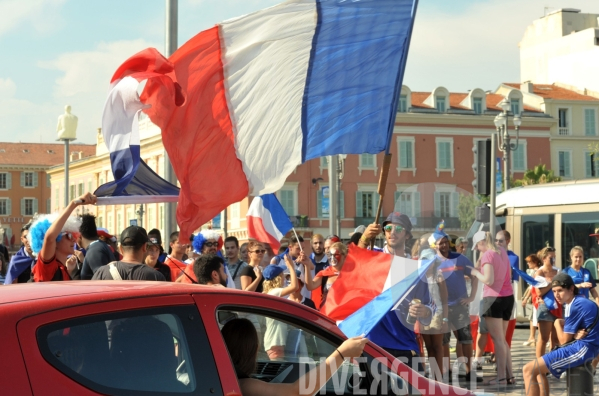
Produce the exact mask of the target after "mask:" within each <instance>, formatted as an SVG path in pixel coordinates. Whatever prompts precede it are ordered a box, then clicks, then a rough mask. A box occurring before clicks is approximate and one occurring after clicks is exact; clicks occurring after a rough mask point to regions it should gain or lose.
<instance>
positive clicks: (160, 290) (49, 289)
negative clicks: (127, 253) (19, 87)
mask: <svg viewBox="0 0 599 396" xmlns="http://www.w3.org/2000/svg"><path fill="white" fill-rule="evenodd" d="M198 288H201V291H202V293H216V294H218V293H235V291H234V290H231V289H226V288H221V287H213V286H204V285H193V284H184V283H173V282H150V281H124V282H123V281H69V282H40V283H22V284H13V285H6V286H0V305H2V304H9V303H19V302H27V301H34V300H40V299H49V298H57V297H66V296H84V295H90V294H99V293H101V294H104V295H105V297H108V298H109V299H113V298H124V297H127V298H135V297H148V296H150V295H172V294H191V293H194V292H195V293H197V292H198V291H200V290H199V289H198ZM219 289H220V290H219Z"/></svg>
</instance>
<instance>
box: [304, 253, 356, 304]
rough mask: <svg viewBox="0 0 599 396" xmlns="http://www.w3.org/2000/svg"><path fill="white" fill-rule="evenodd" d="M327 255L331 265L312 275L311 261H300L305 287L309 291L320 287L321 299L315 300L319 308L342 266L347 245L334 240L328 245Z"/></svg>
mask: <svg viewBox="0 0 599 396" xmlns="http://www.w3.org/2000/svg"><path fill="white" fill-rule="evenodd" d="M327 257H328V261H329V263H330V264H331V265H330V266H329V267H327V268H325V269H323V270H322V271H319V272H318V273H317V274H316V276H314V275H313V272H314V264H312V262H311V261H306V260H304V261H302V264H303V265H304V266H305V271H304V273H305V277H306V285H305V286H306V288H307V289H308V290H309V291H313V290H316V289H320V295H321V299H320V301H316V304H318V308H319V309H320V307H322V305H323V304H324V303H325V301H326V299H327V294H328V292H329V290H330V289H331V286H333V283H334V282H335V281H336V280H337V277H338V276H339V273H340V272H341V269H342V268H343V264H344V263H345V259H346V257H347V247H346V246H345V245H344V244H343V243H341V242H336V243H334V244H333V245H332V246H331V247H330V249H329V252H328V253H327Z"/></svg>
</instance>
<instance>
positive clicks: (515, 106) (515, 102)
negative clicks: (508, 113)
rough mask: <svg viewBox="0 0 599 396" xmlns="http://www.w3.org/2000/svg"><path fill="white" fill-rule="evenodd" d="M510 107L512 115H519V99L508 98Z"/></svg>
mask: <svg viewBox="0 0 599 396" xmlns="http://www.w3.org/2000/svg"><path fill="white" fill-rule="evenodd" d="M510 107H511V110H512V114H513V115H517V116H519V115H520V113H521V111H520V99H514V98H512V99H510Z"/></svg>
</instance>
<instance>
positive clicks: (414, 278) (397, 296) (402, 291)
mask: <svg viewBox="0 0 599 396" xmlns="http://www.w3.org/2000/svg"><path fill="white" fill-rule="evenodd" d="M434 262H435V259H434V258H433V259H430V260H428V261H427V262H423V263H422V265H421V266H420V268H419V269H418V270H417V271H414V272H412V273H411V274H409V275H408V276H406V277H405V278H404V279H402V280H400V281H399V282H397V283H396V284H395V285H393V286H391V287H390V288H388V289H387V290H385V291H384V292H383V293H381V294H379V295H378V296H377V297H375V298H374V299H373V300H372V301H370V302H369V303H368V304H366V305H364V306H363V307H362V308H360V309H359V310H357V311H356V312H354V313H353V314H351V315H350V316H348V317H347V318H346V319H345V320H344V321H343V322H341V323H340V324H339V328H340V329H341V331H343V333H344V334H345V335H346V336H347V337H348V338H350V337H357V336H360V335H365V336H368V335H369V333H370V331H371V330H372V329H373V328H374V327H375V326H376V325H377V324H378V323H379V322H380V321H381V319H383V317H384V316H385V315H387V313H389V311H391V309H393V307H394V306H395V304H397V302H398V301H399V300H401V299H402V298H404V297H406V295H407V294H408V293H409V292H410V291H411V290H412V289H413V288H414V286H415V285H416V282H419V281H420V279H421V277H423V276H425V274H426V271H428V269H429V267H430V266H431V265H432V264H433V263H434Z"/></svg>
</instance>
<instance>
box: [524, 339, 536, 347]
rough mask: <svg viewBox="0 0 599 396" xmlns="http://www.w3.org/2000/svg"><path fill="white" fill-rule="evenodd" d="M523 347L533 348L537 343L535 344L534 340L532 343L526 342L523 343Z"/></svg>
mask: <svg viewBox="0 0 599 396" xmlns="http://www.w3.org/2000/svg"><path fill="white" fill-rule="evenodd" d="M522 345H524V346H532V347H533V346H536V345H537V343H536V342H535V340H532V341H525V342H523V343H522Z"/></svg>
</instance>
